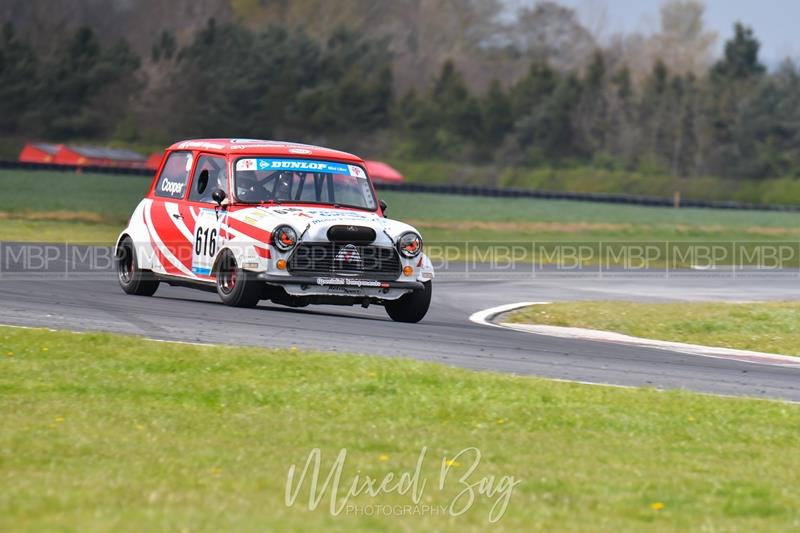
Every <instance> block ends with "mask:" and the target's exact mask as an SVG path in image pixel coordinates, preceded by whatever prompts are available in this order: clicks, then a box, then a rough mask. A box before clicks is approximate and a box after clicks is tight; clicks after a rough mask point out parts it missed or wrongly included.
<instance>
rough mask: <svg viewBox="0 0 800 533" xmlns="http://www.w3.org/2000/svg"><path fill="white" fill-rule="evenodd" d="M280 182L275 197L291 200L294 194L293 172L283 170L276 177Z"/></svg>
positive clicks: (276, 187)
mask: <svg viewBox="0 0 800 533" xmlns="http://www.w3.org/2000/svg"><path fill="white" fill-rule="evenodd" d="M276 179H277V180H278V183H277V184H276V186H275V198H278V199H281V200H289V199H291V196H292V181H293V180H292V173H291V172H281V173H280V174H278V177H277V178H276Z"/></svg>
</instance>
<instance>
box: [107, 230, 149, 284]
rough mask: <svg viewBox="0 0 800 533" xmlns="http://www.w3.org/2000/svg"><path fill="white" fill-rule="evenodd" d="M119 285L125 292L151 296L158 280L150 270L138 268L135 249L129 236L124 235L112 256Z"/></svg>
mask: <svg viewBox="0 0 800 533" xmlns="http://www.w3.org/2000/svg"><path fill="white" fill-rule="evenodd" d="M114 264H115V266H116V267H117V279H118V280H119V285H120V287H122V290H123V291H125V293H126V294H135V295H137V296H152V295H153V294H155V292H156V290H157V289H158V280H157V279H155V277H154V276H153V273H152V272H151V271H150V270H142V269H141V268H139V264H138V261H137V260H136V250H135V249H134V246H133V241H132V240H131V239H130V237H125V238H124V239H123V240H122V242H121V243H119V246H118V247H117V254H116V255H115V256H114Z"/></svg>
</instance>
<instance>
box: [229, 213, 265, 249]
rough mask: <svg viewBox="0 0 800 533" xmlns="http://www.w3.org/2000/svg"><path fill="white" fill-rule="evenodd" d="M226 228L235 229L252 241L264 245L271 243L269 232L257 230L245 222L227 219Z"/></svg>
mask: <svg viewBox="0 0 800 533" xmlns="http://www.w3.org/2000/svg"><path fill="white" fill-rule="evenodd" d="M228 226H230V227H231V228H233V229H235V230H236V231H238V232H240V233H243V234H245V235H247V236H248V237H250V238H251V239H253V240H256V241H259V242H263V243H264V244H269V243H270V242H272V241H271V239H272V234H271V233H270V232H269V231H266V230H263V229H259V228H257V227H255V226H252V225H250V224H248V223H246V222H242V221H241V220H237V219H235V218H232V217H228Z"/></svg>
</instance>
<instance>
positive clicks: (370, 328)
mask: <svg viewBox="0 0 800 533" xmlns="http://www.w3.org/2000/svg"><path fill="white" fill-rule="evenodd" d="M24 248H25V247H24V246H20V245H18V244H12V243H0V258H2V260H3V265H2V267H3V268H0V323H2V324H12V325H21V326H39V327H48V328H56V329H68V330H75V331H113V332H121V333H131V334H137V335H144V336H147V337H151V338H156V339H164V340H177V341H187V342H201V343H219V344H238V345H255V346H268V347H288V346H298V347H300V348H313V349H320V350H325V351H332V352H347V353H365V354H377V355H382V356H403V357H411V358H415V359H421V360H425V361H435V362H439V363H445V364H449V365H454V366H459V367H464V368H469V369H475V370H491V371H497V372H509V373H516V374H523V375H535V376H541V377H547V378H555V379H563V380H573V381H581V382H592V383H602V384H612V385H623V386H648V387H655V388H661V389H672V388H683V389H689V390H694V391H699V392H706V393H715V394H724V395H736V396H750V397H759V398H775V399H784V400H791V401H800V369H795V368H785V367H778V366H770V365H765V364H752V363H742V362H736V361H729V360H724V359H713V358H705V357H698V356H693V355H686V354H681V353H675V352H670V351H666V350H660V349H648V348H640V347H634V346H625V345H618V344H611V343H602V342H590V341H583V340H575V339H562V338H553V337H546V336H539V335H532V334H529V333H523V332H515V331H509V330H505V329H500V328H495V327H489V326H482V325H478V324H474V323H472V322H470V321H469V319H468V317H469V316H470V315H471V314H472V313H474V312H477V311H479V310H482V309H485V308H488V307H494V306H499V305H503V304H508V303H514V302H521V301H559V300H591V299H630V300H658V301H666V300H727V301H756V300H776V299H782V300H785V299H800V272H797V271H780V272H741V271H740V272H737V273H733V272H730V271H714V272H694V271H688V272H672V273H670V274H669V275H667V274H666V273H664V272H655V271H650V272H637V273H633V274H631V273H625V272H604V273H602V274H600V273H596V272H595V273H592V272H584V273H580V274H578V273H575V272H559V271H539V272H536V273H533V272H528V271H525V270H524V269H523V271H519V272H506V271H499V272H498V271H490V270H488V269H487V268H485V267H482V266H481V265H478V266H477V267H475V268H467V265H463V264H452V265H449V266H448V267H447V268H445V269H444V270H440V271H439V272H438V273H437V279H436V280H435V283H434V300H433V305H432V307H431V311H430V312H429V314H428V316H427V317H426V318H425V319H424V320H423V321H422V322H421V323H419V324H413V325H412V324H399V323H395V322H392V321H391V320H389V318H388V317H387V316H386V314H385V312H384V310H383V308H382V307H376V306H373V307H371V308H369V309H361V308H352V307H335V306H318V307H306V308H302V309H290V308H285V307H281V306H276V305H272V304H270V303H268V302H262V303H261V305H260V306H259V307H258V308H256V309H234V308H229V307H225V306H223V305H222V304H221V303H219V301H218V299H217V296H216V294H212V293H205V292H202V291H197V290H192V289H186V288H179V287H169V286H166V285H164V284H162V286H161V287H160V288H159V290H158V292H157V293H156V295H155V296H154V297H151V298H147V297H136V296H127V295H125V294H123V293H122V291H121V289H120V288H119V286H118V285H117V282H116V279H115V277H114V275H113V273H112V272H110V271H109V270H108V269H103V268H91V269H90V268H89V267H88V266H87V265H89V263H92V264H96V263H97V260H96V258H94V257H87V256H85V255H84V254H78V257H77V259H76V257H73V256H71V254H70V253H69V252H70V251H72V250H70V249H64V248H63V247H62V249H61V253H62V254H63V255H62V256H58V254H57V253H56V252H54V253H53V258H52V259H49V260H48V261H47V265H46V268H38V267H39V266H40V265H34V266H36V267H37V268H30V265H25V264H24V263H25V262H26V261H27V258H26V257H25V256H24V254H23V253H22V250H23V249H24ZM39 253H41V252H39ZM9 257H10V260H9ZM82 261H83V262H84V263H86V264H83V263H81V262H82ZM76 264H77V265H76ZM90 270H91V271H90Z"/></svg>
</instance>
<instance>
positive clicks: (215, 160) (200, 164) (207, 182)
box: [189, 155, 229, 203]
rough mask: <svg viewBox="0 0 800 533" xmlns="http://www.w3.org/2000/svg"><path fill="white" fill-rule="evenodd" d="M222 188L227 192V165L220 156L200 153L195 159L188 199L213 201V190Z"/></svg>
mask: <svg viewBox="0 0 800 533" xmlns="http://www.w3.org/2000/svg"><path fill="white" fill-rule="evenodd" d="M217 189H222V190H223V191H225V194H228V193H229V191H228V166H227V164H226V162H225V159H224V158H222V157H213V156H210V155H201V156H200V157H199V158H198V160H197V166H195V169H194V177H193V178H192V189H191V190H190V191H189V200H191V201H193V202H207V203H214V199H213V198H212V197H211V195H212V194H214V191H216V190H217Z"/></svg>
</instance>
